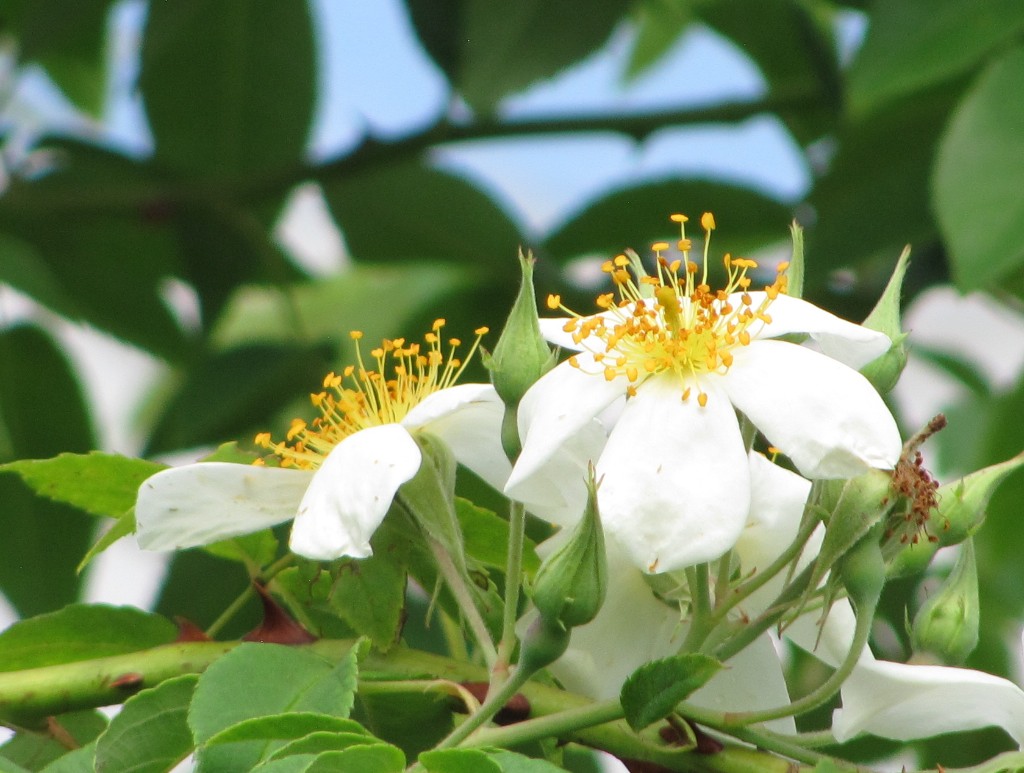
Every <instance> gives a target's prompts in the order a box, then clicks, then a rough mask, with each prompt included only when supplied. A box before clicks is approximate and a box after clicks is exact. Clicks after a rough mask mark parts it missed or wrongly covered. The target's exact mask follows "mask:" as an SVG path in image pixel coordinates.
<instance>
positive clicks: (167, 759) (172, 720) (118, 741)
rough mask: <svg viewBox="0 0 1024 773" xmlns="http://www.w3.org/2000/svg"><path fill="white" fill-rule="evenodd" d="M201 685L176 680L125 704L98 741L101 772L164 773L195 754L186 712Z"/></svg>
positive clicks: (192, 677)
mask: <svg viewBox="0 0 1024 773" xmlns="http://www.w3.org/2000/svg"><path fill="white" fill-rule="evenodd" d="M198 681H199V677H198V676H196V675H195V674H185V675H183V676H178V677H174V678H172V679H168V680H166V681H164V682H161V683H160V684H159V685H157V686H156V687H152V688H150V689H148V690H143V691H142V692H140V693H138V694H137V695H133V696H132V697H131V698H129V699H128V700H127V701H125V703H124V706H123V707H122V708H121V711H120V712H119V713H118V714H117V716H115V717H114V718H113V719H112V720H111V722H110V725H108V726H107V729H106V730H105V731H104V732H103V734H102V735H101V736H100V737H99V739H98V741H97V744H96V773H107V772H108V771H109V773H120V771H127V770H130V771H133V773H162V772H163V771H167V770H170V769H171V768H173V767H174V766H175V765H177V764H178V763H179V762H181V760H183V759H184V758H185V757H186V756H187V755H188V754H190V753H191V751H192V749H193V747H194V745H195V743H194V741H193V740H192V732H191V731H190V730H189V727H188V722H187V713H188V705H189V702H190V701H191V699H192V693H193V691H194V690H195V686H196V683H197V682H198Z"/></svg>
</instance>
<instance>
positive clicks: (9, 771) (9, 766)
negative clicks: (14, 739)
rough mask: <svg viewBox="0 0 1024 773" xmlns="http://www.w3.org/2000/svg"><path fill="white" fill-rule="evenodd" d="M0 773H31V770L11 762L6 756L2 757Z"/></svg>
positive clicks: (0, 748) (0, 757)
mask: <svg viewBox="0 0 1024 773" xmlns="http://www.w3.org/2000/svg"><path fill="white" fill-rule="evenodd" d="M2 748H3V747H0V750H2ZM0 773H29V769H28V768H23V767H22V766H21V765H18V764H17V763H14V762H11V761H10V760H9V759H7V758H6V757H4V756H0Z"/></svg>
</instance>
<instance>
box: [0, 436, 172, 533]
mask: <svg viewBox="0 0 1024 773" xmlns="http://www.w3.org/2000/svg"><path fill="white" fill-rule="evenodd" d="M166 468H167V465H166V464H160V463H158V462H150V461H147V460H146V459H132V458H130V457H127V456H121V455H119V454H105V453H101V452H100V451H90V452H89V453H87V454H69V453H64V454H60V455H59V456H56V457H53V458H52V459H23V460H19V461H16V462H8V463H7V464H3V465H0V472H13V473H15V474H17V475H20V476H21V479H22V480H23V481H25V483H26V484H28V486H29V487H30V488H31V489H32V490H33V491H35V492H36V493H37V494H39V495H40V496H44V497H46V498H47V499H52V500H54V501H56V502H64V503H66V504H69V505H73V506H74V507H77V508H78V509H79V510H83V511H84V512H87V513H89V514H90V515H99V516H107V517H109V518H120V517H121V516H122V515H124V514H125V513H126V512H127V511H128V510H130V509H131V508H132V507H133V506H134V505H135V497H136V494H137V493H138V490H139V486H140V485H141V484H142V481H144V480H145V479H146V478H148V477H149V476H151V475H155V474H156V473H158V472H160V470H163V469H166Z"/></svg>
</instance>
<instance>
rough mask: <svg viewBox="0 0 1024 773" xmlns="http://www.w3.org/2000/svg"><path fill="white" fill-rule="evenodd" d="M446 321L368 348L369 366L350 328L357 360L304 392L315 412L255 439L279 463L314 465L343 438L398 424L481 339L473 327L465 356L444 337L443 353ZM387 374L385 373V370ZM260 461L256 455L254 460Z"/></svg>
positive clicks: (449, 378) (456, 370) (447, 379)
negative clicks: (281, 434)
mask: <svg viewBox="0 0 1024 773" xmlns="http://www.w3.org/2000/svg"><path fill="white" fill-rule="evenodd" d="M444 324H445V321H444V320H443V319H438V320H435V321H434V325H433V329H432V330H431V332H429V333H427V334H426V335H425V336H424V337H423V340H424V342H425V346H424V345H421V344H419V343H411V344H407V343H406V340H405V339H404V338H396V339H394V340H388V339H384V341H383V342H382V343H381V345H380V346H379V347H377V348H376V349H373V350H372V351H371V352H370V358H371V362H372V363H373V366H374V367H373V368H372V369H371V368H368V367H367V366H366V364H365V362H366V360H365V358H364V357H363V352H362V349H361V347H360V341H361V339H362V337H363V334H362V333H361V332H359V331H358V330H354V331H352V332H351V333H349V336H350V337H351V338H352V340H353V341H355V346H356V363H357V364H356V365H349V366H347V367H346V368H345V369H344V370H343V371H342V372H341V373H340V374H338V373H334V372H331V373H328V374H327V375H326V376H325V377H324V381H323V390H322V391H320V392H316V393H314V394H311V395H310V396H309V399H310V401H311V402H312V403H313V406H314V407H315V408H316V409H317V410H318V411H319V412H320V415H319V416H317V417H316V418H315V419H313V420H312V421H311V422H306V421H304V420H303V419H293V420H292V423H291V427H290V428H289V429H288V433H287V435H286V436H285V440H283V441H279V442H274V441H273V440H271V436H270V433H269V432H261V433H260V434H258V435H257V436H256V439H255V443H256V445H258V446H262V447H263V448H268V449H270V450H271V451H272V452H273V453H274V454H275V455H276V456H277V457H278V458H279V459H280V465H281V466H282V467H298V468H300V469H306V470H315V469H316V468H318V467H319V466H320V464H321V462H322V461H323V460H324V457H326V456H327V454H329V453H330V452H331V450H332V449H334V447H335V446H337V445H338V444H339V443H340V442H341V441H342V440H344V439H345V438H347V437H349V436H350V435H354V434H355V433H356V432H359V431H360V430H363V429H367V428H369V427H378V426H381V425H384V424H397V423H398V422H400V421H401V420H402V419H404V418H405V417H406V416H407V415H408V413H409V411H411V410H412V409H413V408H414V407H415V406H416V405H418V404H419V403H421V402H422V401H423V400H424V399H425V398H426V397H427V396H428V395H431V394H433V393H434V392H438V391H440V390H442V389H446V388H448V387H450V386H452V385H453V384H454V383H455V382H456V380H457V379H458V378H459V376H460V375H462V371H463V370H464V369H465V367H466V363H468V362H469V359H470V358H471V357H472V356H473V353H474V352H475V351H476V348H477V346H478V345H479V344H480V338H481V337H482V336H483V335H484V334H485V333H487V332H488V330H487V328H485V327H482V328H479V329H478V330H476V331H475V332H476V336H477V337H476V340H475V341H474V342H473V345H472V346H471V347H470V350H469V354H468V355H467V356H466V359H465V360H464V361H463V360H460V359H459V358H458V357H457V356H456V352H457V350H458V347H459V346H461V345H462V342H461V341H459V339H457V338H451V339H449V340H448V347H449V350H448V355H447V357H446V356H445V353H444V351H443V350H442V344H441V337H440V335H439V333H440V330H441V328H442V327H444ZM389 373H390V377H389V376H388V374H389ZM261 462H262V460H258V461H257V464H259V463H261Z"/></svg>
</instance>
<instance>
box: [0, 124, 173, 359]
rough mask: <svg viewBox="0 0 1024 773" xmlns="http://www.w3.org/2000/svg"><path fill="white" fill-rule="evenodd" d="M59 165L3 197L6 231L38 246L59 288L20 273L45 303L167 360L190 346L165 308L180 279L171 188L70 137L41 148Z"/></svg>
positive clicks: (142, 168) (145, 170)
mask: <svg viewBox="0 0 1024 773" xmlns="http://www.w3.org/2000/svg"><path fill="white" fill-rule="evenodd" d="M43 147H44V149H45V150H46V151H48V154H49V156H50V157H51V158H52V159H53V168H52V169H50V170H48V173H47V174H46V175H44V176H42V177H41V178H38V179H32V180H27V179H24V178H16V179H15V181H14V183H13V184H12V185H11V187H10V188H9V189H8V190H7V191H6V192H5V194H4V197H3V199H2V200H0V227H2V228H3V229H4V230H5V231H7V232H9V233H10V234H13V235H14V236H16V237H17V238H19V239H21V240H22V241H23V242H26V243H28V244H30V245H32V247H33V249H34V255H35V256H36V257H37V258H38V259H39V260H40V261H43V262H44V264H45V266H46V269H47V270H46V272H45V276H46V277H47V278H52V279H55V280H56V281H58V282H59V285H60V286H59V290H55V289H54V288H48V287H47V284H46V283H44V284H43V286H42V288H40V286H39V281H40V276H39V272H35V273H32V274H29V275H28V276H27V277H26V276H25V274H24V272H16V273H15V276H14V279H15V280H16V281H17V280H20V279H28V280H29V281H30V282H31V284H30V286H29V287H27V288H26V291H28V292H31V291H32V290H33V289H35V290H38V289H43V290H46V291H47V292H46V295H45V296H43V297H40V301H41V302H44V303H47V304H48V305H49V306H50V308H52V309H53V310H54V311H55V312H57V313H59V314H62V315H64V316H66V317H68V318H70V319H81V320H84V321H87V322H89V323H90V324H92V325H95V326H96V327H98V328H100V329H101V330H105V331H107V332H109V333H110V334H111V335H114V336H116V337H118V338H120V339H122V340H124V341H127V342H129V343H132V344H135V345H137V346H140V347H142V348H143V349H146V350H148V351H151V352H153V353H155V354H157V355H158V356H161V357H164V358H166V359H169V360H172V361H174V360H177V359H180V358H181V357H182V356H183V355H184V353H185V351H186V350H187V349H188V347H189V341H188V340H187V339H186V338H185V336H184V335H183V332H182V330H181V328H180V327H179V325H178V322H177V320H176V318H175V317H174V315H173V314H172V313H171V311H170V309H169V307H168V306H167V304H166V303H165V302H164V297H163V293H164V289H165V287H164V283H165V280H166V278H167V277H168V276H172V275H175V274H177V273H179V256H178V251H177V249H176V245H175V242H174V237H173V234H172V232H171V231H170V229H169V228H168V227H167V223H166V221H167V219H168V215H169V213H170V212H172V211H173V210H171V209H170V205H169V204H168V203H167V202H166V199H165V197H166V189H165V186H166V183H165V182H164V181H163V180H161V179H159V178H158V177H157V176H156V175H155V173H154V172H153V171H152V169H151V168H150V167H149V166H146V165H143V164H141V163H138V162H135V161H132V160H130V159H128V158H125V157H124V156H121V155H119V154H117V153H114V152H111V151H108V150H103V149H100V148H97V147H93V146H90V145H88V144H85V143H82V142H75V141H71V140H60V141H56V140H53V141H48V142H47V143H45V145H44V146H43Z"/></svg>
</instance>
